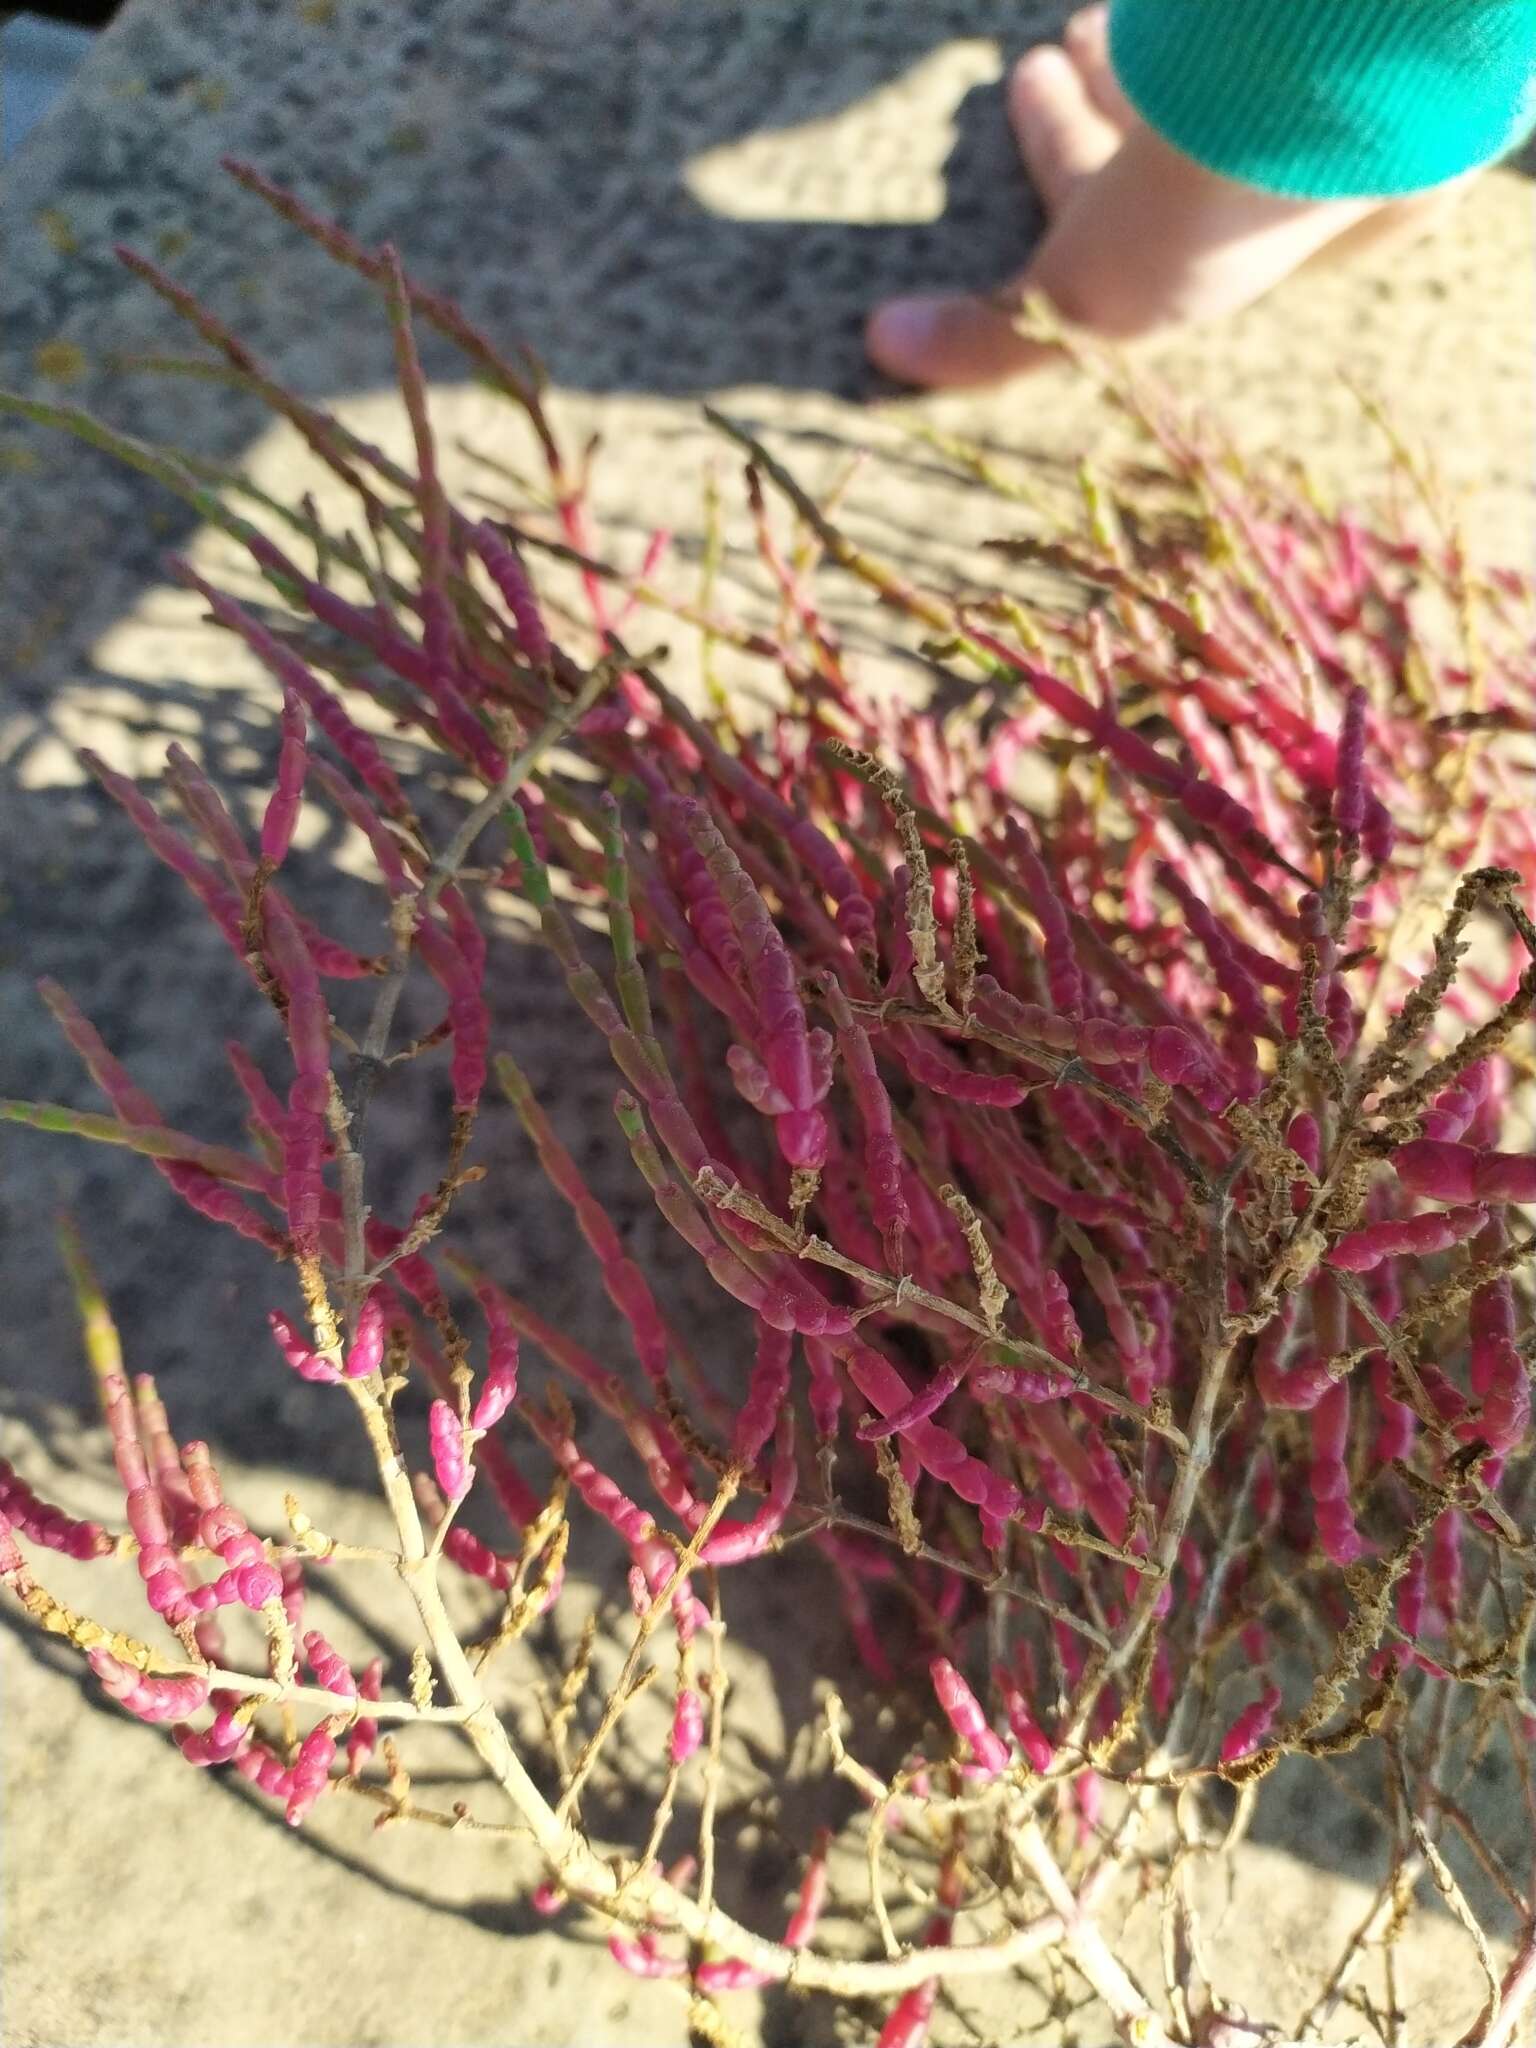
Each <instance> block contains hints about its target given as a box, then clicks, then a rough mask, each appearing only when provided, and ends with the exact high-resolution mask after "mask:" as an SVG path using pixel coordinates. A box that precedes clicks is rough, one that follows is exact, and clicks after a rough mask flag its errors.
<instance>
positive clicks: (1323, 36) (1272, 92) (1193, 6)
mask: <svg viewBox="0 0 1536 2048" xmlns="http://www.w3.org/2000/svg"><path fill="white" fill-rule="evenodd" d="M1109 41H1110V58H1111V61H1112V63H1113V65H1114V68H1115V73H1116V76H1117V77H1118V79H1119V81H1120V84H1121V86H1122V87H1123V89H1124V91H1125V94H1126V97H1127V98H1128V99H1129V100H1130V102H1131V104H1132V105H1133V106H1134V107H1135V108H1136V110H1137V112H1138V113H1139V114H1140V115H1141V117H1142V118H1143V120H1145V121H1146V122H1147V124H1148V125H1149V126H1150V127H1152V128H1154V129H1155V130H1156V131H1157V132H1158V134H1160V135H1161V136H1163V137H1164V139H1165V140H1166V141H1168V142H1171V143H1172V144H1173V145H1174V147H1175V148H1176V149H1180V150H1182V151H1183V152H1184V154H1185V155H1186V156H1191V157H1193V158H1194V159H1195V160H1196V162H1197V163H1202V164H1204V165H1205V166H1206V167H1207V168H1208V169H1209V170H1213V171H1218V172H1220V173H1221V174H1222V175H1223V176H1225V177H1229V178H1235V179H1237V180H1239V181H1240V182H1241V183H1243V184H1246V185H1256V186H1259V187H1261V188H1262V189H1263V190H1265V191H1268V192H1278V193H1284V194H1287V195H1289V196H1292V197H1295V198H1303V199H1342V198H1362V199H1363V198H1380V199H1386V198H1392V197H1395V196H1397V195H1398V194H1401V193H1406V192H1421V191H1424V190H1426V189H1428V188H1429V187H1430V186H1433V185H1440V184H1444V183H1445V181H1446V180H1447V179H1448V178H1455V177H1458V176H1459V175H1460V174H1461V173H1462V172H1463V171H1470V170H1475V169H1476V168H1477V167H1478V166H1479V165H1481V164H1486V163H1491V162H1492V161H1493V160H1494V159H1495V158H1496V157H1500V156H1502V155H1503V154H1504V153H1505V152H1506V151H1507V150H1509V149H1512V148H1514V147H1515V146H1516V144H1518V143H1520V142H1522V141H1523V140H1524V139H1525V137H1526V136H1527V135H1528V134H1529V133H1530V132H1531V130H1532V128H1533V127H1536V0H1111V6H1110V17H1109Z"/></svg>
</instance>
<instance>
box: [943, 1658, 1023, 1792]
mask: <svg viewBox="0 0 1536 2048" xmlns="http://www.w3.org/2000/svg"><path fill="white" fill-rule="evenodd" d="M928 1675H929V1677H930V1679H931V1680H932V1681H933V1690H934V1695H935V1697H936V1698H937V1700H938V1702H939V1705H940V1706H941V1707H942V1708H943V1710H944V1715H945V1718H946V1720H947V1721H948V1722H949V1725H950V1726H951V1728H953V1729H954V1731H955V1733H956V1735H957V1736H959V1738H960V1740H961V1741H962V1742H963V1743H964V1744H965V1745H966V1748H967V1749H968V1751H969V1752H970V1755H971V1757H972V1759H973V1761H974V1762H975V1763H977V1764H978V1765H979V1766H980V1767H981V1769H982V1770H983V1771H984V1772H985V1773H986V1774H987V1776H988V1777H996V1776H997V1774H998V1772H999V1771H1003V1770H1006V1769H1007V1767H1008V1745H1007V1743H1006V1742H1004V1741H1003V1739H1002V1737H1001V1736H1000V1735H997V1734H995V1733H994V1732H993V1730H992V1729H991V1728H989V1727H988V1726H987V1719H986V1716H985V1714H983V1712H982V1710H981V1703H980V1701H979V1700H978V1699H977V1697H976V1695H975V1693H973V1692H972V1691H971V1689H970V1687H969V1686H968V1685H967V1684H966V1682H965V1680H964V1679H963V1678H962V1677H961V1676H960V1673H959V1672H958V1671H957V1670H956V1669H955V1667H954V1665H953V1664H952V1663H951V1662H950V1661H949V1659H948V1658H947V1657H935V1658H934V1659H933V1661H932V1663H931V1664H930V1665H929V1666H928Z"/></svg>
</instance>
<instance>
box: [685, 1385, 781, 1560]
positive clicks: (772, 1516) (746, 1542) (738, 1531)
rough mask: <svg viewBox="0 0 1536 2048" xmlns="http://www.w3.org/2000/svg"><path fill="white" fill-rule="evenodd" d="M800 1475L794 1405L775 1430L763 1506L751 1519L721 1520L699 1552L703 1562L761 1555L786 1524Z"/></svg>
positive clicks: (779, 1421)
mask: <svg viewBox="0 0 1536 2048" xmlns="http://www.w3.org/2000/svg"><path fill="white" fill-rule="evenodd" d="M799 1476H800V1475H799V1467H798V1466H797V1464H796V1462H795V1414H794V1410H793V1409H792V1408H785V1409H783V1410H782V1411H781V1413H780V1415H779V1420H778V1425H777V1428H776V1429H775V1431H774V1446H773V1460H772V1463H771V1464H770V1466H769V1477H768V1492H767V1495H766V1497H765V1499H764V1501H763V1504H762V1506H761V1507H760V1508H759V1509H758V1511H757V1513H756V1514H755V1515H754V1516H753V1517H752V1519H751V1521H750V1522H722V1523H721V1525H720V1527H719V1528H718V1529H717V1530H716V1531H715V1533H714V1534H713V1535H712V1536H711V1537H710V1538H709V1540H708V1542H707V1543H706V1544H705V1545H704V1547H703V1549H702V1550H701V1551H700V1552H699V1559H700V1562H701V1563H703V1564H709V1565H723V1564H740V1563H741V1562H742V1561H743V1560H744V1559H746V1558H749V1557H761V1555H762V1554H763V1552H764V1551H765V1550H766V1549H767V1548H768V1546H769V1545H770V1543H772V1541H773V1539H774V1537H775V1536H777V1535H778V1533H779V1531H780V1529H782V1528H783V1526H784V1517H785V1516H786V1515H787V1514H788V1513H789V1510H790V1507H791V1506H792V1504H793V1502H794V1498H795V1482H796V1481H797V1479H798V1478H799Z"/></svg>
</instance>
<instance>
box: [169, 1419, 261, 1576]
mask: <svg viewBox="0 0 1536 2048" xmlns="http://www.w3.org/2000/svg"><path fill="white" fill-rule="evenodd" d="M181 1460H182V1466H183V1469H184V1470H185V1472H186V1475H187V1484H188V1486H189V1487H190V1488H191V1492H192V1498H193V1499H194V1500H195V1501H196V1503H197V1506H198V1534H199V1536H200V1537H201V1539H202V1541H203V1542H204V1543H206V1544H207V1546H208V1548H209V1549H210V1550H216V1551H217V1552H218V1554H219V1556H220V1557H221V1558H223V1560H224V1563H225V1564H226V1566H227V1567H228V1568H229V1570H230V1572H231V1573H233V1575H234V1585H235V1589H236V1591H237V1593H238V1595H239V1598H240V1601H241V1603H242V1605H244V1606H246V1607H249V1608H251V1609H252V1610H253V1611H254V1612H256V1613H258V1614H259V1613H261V1611H262V1610H263V1609H264V1608H270V1607H272V1606H273V1605H274V1604H280V1603H281V1601H282V1597H283V1579H282V1574H281V1572H280V1571H279V1570H278V1568H277V1566H276V1565H274V1564H270V1563H269V1562H268V1561H267V1551H266V1545H265V1544H264V1543H263V1542H262V1541H261V1538H260V1537H259V1536H257V1535H255V1534H254V1532H253V1531H252V1530H251V1529H250V1528H249V1527H248V1526H247V1524H246V1521H245V1519H244V1517H243V1516H242V1515H240V1514H238V1513H237V1512H236V1511H235V1509H234V1508H232V1507H231V1506H230V1505H229V1503H228V1502H227V1501H226V1500H225V1498H224V1491H223V1487H222V1486H221V1484H220V1482H219V1475H218V1471H217V1469H216V1468H215V1466H214V1463H213V1460H212V1458H211V1457H210V1456H209V1452H208V1446H207V1445H206V1444H205V1443H189V1444H184V1445H183V1446H182V1451H181Z"/></svg>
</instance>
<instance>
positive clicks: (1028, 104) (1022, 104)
mask: <svg viewBox="0 0 1536 2048" xmlns="http://www.w3.org/2000/svg"><path fill="white" fill-rule="evenodd" d="M1008 118H1009V121H1010V122H1011V124H1012V127H1013V133H1014V139H1015V141H1016V142H1017V144H1018V148H1019V154H1020V156H1022V157H1023V159H1024V165H1025V168H1026V170H1027V171H1028V172H1029V176H1030V181H1031V183H1032V184H1033V185H1034V188H1035V190H1036V191H1037V192H1038V193H1039V194H1040V198H1041V201H1042V203H1043V204H1044V206H1045V210H1046V212H1047V213H1055V212H1056V210H1057V208H1058V207H1059V206H1060V205H1061V203H1062V201H1063V200H1064V199H1065V198H1066V196H1067V194H1068V193H1069V192H1070V191H1071V190H1072V188H1073V186H1074V185H1076V184H1077V183H1078V182H1079V181H1080V180H1081V179H1083V178H1085V177H1089V176H1091V175H1092V173H1093V172H1095V171H1097V170H1099V169H1100V168H1101V167H1102V166H1103V165H1104V164H1106V163H1107V162H1108V161H1109V159H1110V158H1111V157H1112V156H1113V155H1114V153H1115V151H1116V150H1117V149H1118V148H1119V146H1120V141H1121V137H1120V132H1119V130H1118V129H1117V128H1116V127H1115V126H1114V124H1113V123H1112V122H1111V121H1108V120H1106V119H1105V117H1104V115H1103V114H1101V113H1100V112H1099V110H1098V108H1097V107H1095V106H1094V104H1093V102H1092V100H1091V99H1090V98H1089V96H1088V88H1087V85H1086V84H1085V82H1084V80H1083V77H1082V74H1081V73H1080V72H1079V71H1078V69H1077V66H1076V65H1075V64H1074V63H1073V61H1072V59H1071V58H1070V57H1069V56H1068V55H1067V53H1066V52H1065V50H1063V49H1061V48H1059V47H1058V46H1057V45H1056V44H1054V43H1041V44H1039V45H1038V46H1037V47H1036V48H1035V49H1033V50H1030V51H1028V52H1026V54H1025V55H1024V56H1022V57H1021V58H1020V59H1019V61H1018V63H1017V64H1016V65H1015V66H1014V67H1013V73H1012V76H1011V77H1010V78H1009V81H1008Z"/></svg>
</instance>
